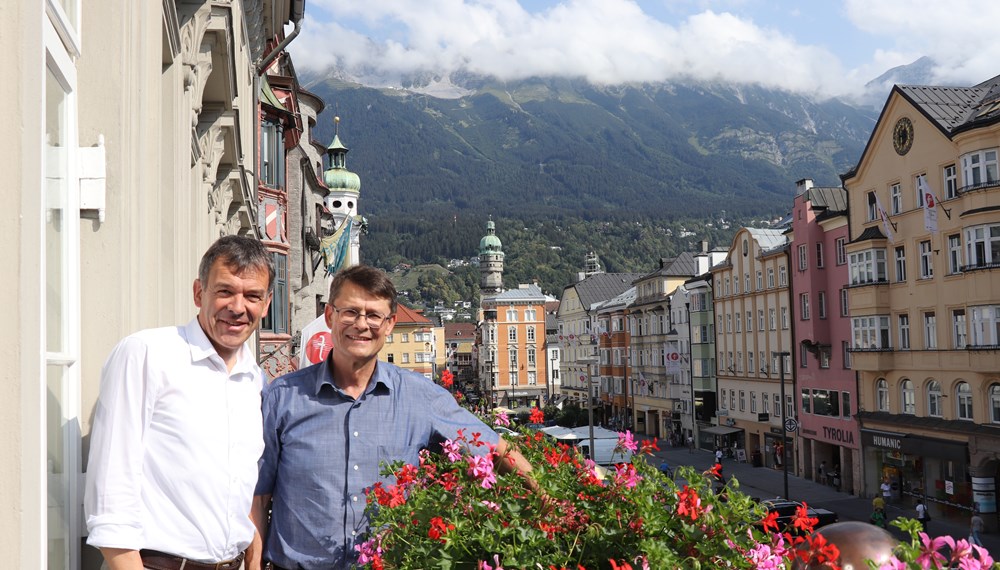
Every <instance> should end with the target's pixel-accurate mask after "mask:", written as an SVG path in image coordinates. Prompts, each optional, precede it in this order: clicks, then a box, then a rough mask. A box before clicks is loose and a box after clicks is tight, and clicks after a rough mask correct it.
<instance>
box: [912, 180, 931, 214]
mask: <svg viewBox="0 0 1000 570" xmlns="http://www.w3.org/2000/svg"><path fill="white" fill-rule="evenodd" d="M921 181H923V184H921V183H920V182H921ZM923 186H927V187H928V188H930V185H928V184H927V175H926V174H918V175H916V176H914V177H913V194H914V195H915V196H916V198H917V207H918V208H923V207H924V193H923V191H922V190H923Z"/></svg>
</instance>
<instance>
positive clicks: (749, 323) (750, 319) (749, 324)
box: [747, 311, 753, 332]
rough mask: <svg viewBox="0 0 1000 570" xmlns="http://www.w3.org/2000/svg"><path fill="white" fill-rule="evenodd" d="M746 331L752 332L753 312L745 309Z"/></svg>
mask: <svg viewBox="0 0 1000 570" xmlns="http://www.w3.org/2000/svg"><path fill="white" fill-rule="evenodd" d="M747 332H753V313H751V312H750V311H747Z"/></svg>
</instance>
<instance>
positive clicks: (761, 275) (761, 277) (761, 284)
mask: <svg viewBox="0 0 1000 570" xmlns="http://www.w3.org/2000/svg"><path fill="white" fill-rule="evenodd" d="M763 288H764V273H763V272H762V271H760V270H758V271H757V290H758V291H760V290H761V289H763Z"/></svg>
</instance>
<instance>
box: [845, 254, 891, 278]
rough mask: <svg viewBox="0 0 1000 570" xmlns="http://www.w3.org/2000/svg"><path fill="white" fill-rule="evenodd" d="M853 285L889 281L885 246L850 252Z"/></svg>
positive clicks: (850, 271) (849, 260)
mask: <svg viewBox="0 0 1000 570" xmlns="http://www.w3.org/2000/svg"><path fill="white" fill-rule="evenodd" d="M847 257H848V263H849V265H850V268H849V273H850V276H851V279H850V283H851V285H864V284H868V283H884V282H886V281H887V271H886V261H885V258H886V255H885V248H872V249H865V250H862V251H856V252H854V253H851V254H849V255H848V256H847Z"/></svg>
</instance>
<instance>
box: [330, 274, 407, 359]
mask: <svg viewBox="0 0 1000 570" xmlns="http://www.w3.org/2000/svg"><path fill="white" fill-rule="evenodd" d="M390 308H391V304H390V303H389V299H383V298H379V297H376V296H374V295H372V294H370V293H368V292H367V291H366V290H365V289H364V288H362V287H360V286H359V285H356V284H354V283H351V282H349V281H348V282H346V283H344V285H343V287H341V289H340V292H339V293H338V294H337V298H336V299H333V300H332V301H331V302H329V303H327V305H326V310H325V315H326V324H327V325H328V326H329V327H330V331H331V333H332V335H333V359H334V362H337V363H338V364H343V365H346V364H348V363H350V364H351V365H352V367H358V366H361V365H364V364H367V363H368V362H371V361H374V360H375V359H376V358H377V357H378V353H379V351H380V350H382V347H383V346H384V345H385V339H386V337H387V336H388V335H389V334H391V333H392V329H393V327H395V325H396V315H390V314H389V311H390ZM345 310H346V311H350V310H353V311H356V312H357V313H364V314H366V315H367V314H371V313H378V314H380V315H382V316H384V317H386V319H385V321H384V322H383V323H382V326H380V327H379V328H377V329H373V328H371V327H370V326H369V325H368V322H367V320H366V319H365V317H358V318H356V319H353V322H345V321H348V319H346V317H345V315H344V313H343V311H345Z"/></svg>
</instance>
